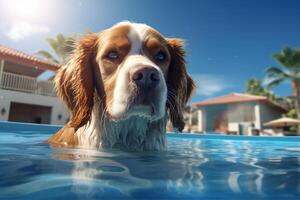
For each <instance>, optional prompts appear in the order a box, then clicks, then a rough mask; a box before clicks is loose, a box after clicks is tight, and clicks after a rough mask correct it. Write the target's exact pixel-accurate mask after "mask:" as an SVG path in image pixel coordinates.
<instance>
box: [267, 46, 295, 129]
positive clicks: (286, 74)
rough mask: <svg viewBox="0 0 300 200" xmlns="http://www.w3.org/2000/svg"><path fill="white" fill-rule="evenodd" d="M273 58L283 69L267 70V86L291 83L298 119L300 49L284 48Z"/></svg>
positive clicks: (272, 68)
mask: <svg viewBox="0 0 300 200" xmlns="http://www.w3.org/2000/svg"><path fill="white" fill-rule="evenodd" d="M273 58H274V59H275V60H276V61H277V62H278V63H279V64H281V67H270V68H268V69H267V71H266V75H267V76H266V78H267V82H268V83H267V85H268V86H269V87H273V86H275V85H278V84H280V83H282V82H283V81H289V82H290V83H291V85H292V89H293V96H294V99H295V101H294V102H295V109H296V112H297V118H300V110H299V109H300V97H299V86H300V49H291V48H284V49H283V50H282V51H281V52H280V53H276V54H274V55H273ZM299 130H300V129H299Z"/></svg>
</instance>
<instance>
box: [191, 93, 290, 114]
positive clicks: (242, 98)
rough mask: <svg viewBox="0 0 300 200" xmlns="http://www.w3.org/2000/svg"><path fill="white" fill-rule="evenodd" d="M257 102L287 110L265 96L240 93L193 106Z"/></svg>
mask: <svg viewBox="0 0 300 200" xmlns="http://www.w3.org/2000/svg"><path fill="white" fill-rule="evenodd" d="M257 101H261V102H265V103H268V104H271V105H272V106H275V107H278V108H280V109H283V110H286V109H285V108H283V107H282V106H280V105H278V104H276V103H274V102H273V101H271V100H269V99H268V98H267V97H265V96H257V95H250V94H240V93H232V94H227V95H224V96H221V97H216V98H212V99H208V100H205V101H201V102H197V103H193V106H198V107H202V106H210V105H218V104H231V103H243V102H257Z"/></svg>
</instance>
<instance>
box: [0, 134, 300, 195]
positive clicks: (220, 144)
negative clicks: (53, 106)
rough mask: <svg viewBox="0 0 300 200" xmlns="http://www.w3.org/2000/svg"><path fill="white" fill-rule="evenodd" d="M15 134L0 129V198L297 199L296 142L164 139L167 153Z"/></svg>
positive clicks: (299, 184)
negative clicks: (60, 145) (54, 144)
mask: <svg viewBox="0 0 300 200" xmlns="http://www.w3.org/2000/svg"><path fill="white" fill-rule="evenodd" d="M30 136H33V134H32V133H31V134H30ZM37 136H38V137H41V135H37ZM9 137H10V139H12V138H11V137H13V136H12V135H10V136H9ZM43 137H44V138H47V137H48V135H43ZM1 139H3V140H1ZM14 139H15V140H14V141H13V142H11V143H9V140H5V136H4V135H3V134H0V177H1V179H0V199H1V198H2V199H8V198H13V199H41V198H43V199H71V198H72V199H99V198H104V199H114V198H121V199H126V198H136V199H157V198H160V199H172V198H177V199H201V198H202V199H208V198H214V199H215V198H221V199H246V198H251V199H258V198H259V199H299V195H300V161H299V160H300V157H299V156H300V151H299V148H298V146H299V143H296V142H295V143H290V142H258V141H230V140H226V141H222V140H198V139H184V138H169V140H168V141H169V144H168V150H167V151H165V152H146V153H142V152H139V153H135V152H124V151H119V150H106V151H100V150H99V151H96V150H86V149H65V150H55V149H51V148H49V146H48V145H47V144H41V143H40V142H39V141H37V140H32V137H26V134H25V135H24V136H23V137H22V136H20V135H18V137H16V138H14ZM1 141H5V142H1ZM18 141H21V142H20V143H18Z"/></svg>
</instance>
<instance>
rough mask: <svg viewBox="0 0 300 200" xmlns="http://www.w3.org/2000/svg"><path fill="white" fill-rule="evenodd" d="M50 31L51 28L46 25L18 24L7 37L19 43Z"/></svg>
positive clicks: (7, 33) (13, 26)
mask: <svg viewBox="0 0 300 200" xmlns="http://www.w3.org/2000/svg"><path fill="white" fill-rule="evenodd" d="M49 31H50V29H49V27H47V26H44V25H37V24H30V23H26V22H18V23H14V24H12V26H11V27H10V28H9V29H8V31H7V32H6V33H5V35H6V36H7V37H9V38H10V39H12V40H14V41H18V40H21V39H24V38H26V37H28V36H32V35H34V34H40V33H48V32H49Z"/></svg>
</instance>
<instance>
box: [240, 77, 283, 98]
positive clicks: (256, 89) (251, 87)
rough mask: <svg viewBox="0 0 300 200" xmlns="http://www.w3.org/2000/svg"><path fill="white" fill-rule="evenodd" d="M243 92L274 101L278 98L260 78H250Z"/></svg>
mask: <svg viewBox="0 0 300 200" xmlns="http://www.w3.org/2000/svg"><path fill="white" fill-rule="evenodd" d="M245 92H246V93H247V94H252V95H260V96H265V97H268V98H269V99H270V100H273V101H276V100H278V98H279V97H277V96H275V95H274V94H273V93H272V91H270V90H269V89H268V88H266V87H264V86H263V84H262V82H261V81H260V80H258V79H255V78H251V79H249V80H248V81H247V82H246V91H245Z"/></svg>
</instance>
